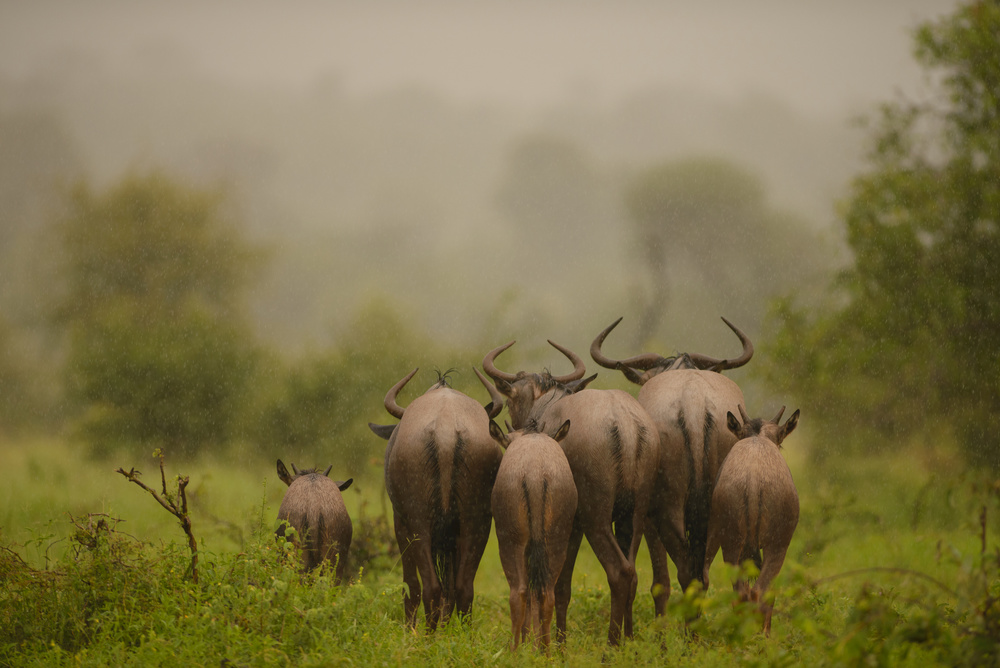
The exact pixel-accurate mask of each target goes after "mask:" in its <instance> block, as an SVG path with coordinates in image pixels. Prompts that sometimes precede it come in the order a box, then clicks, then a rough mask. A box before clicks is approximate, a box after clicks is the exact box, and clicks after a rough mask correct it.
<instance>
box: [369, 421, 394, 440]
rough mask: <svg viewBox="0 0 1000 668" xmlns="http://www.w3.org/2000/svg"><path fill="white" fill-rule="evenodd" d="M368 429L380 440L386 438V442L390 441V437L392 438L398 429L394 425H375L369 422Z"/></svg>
mask: <svg viewBox="0 0 1000 668" xmlns="http://www.w3.org/2000/svg"><path fill="white" fill-rule="evenodd" d="M368 428H369V429H371V430H372V432H373V433H374V434H375V435H376V436H378V437H379V438H384V439H385V440H387V441H388V440H389V437H390V436H392V432H393V431H394V430H395V429H396V425H394V424H375V423H373V422H369V423H368Z"/></svg>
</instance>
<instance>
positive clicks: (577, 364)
mask: <svg viewBox="0 0 1000 668" xmlns="http://www.w3.org/2000/svg"><path fill="white" fill-rule="evenodd" d="M548 342H549V345H550V346H552V347H553V348H555V349H556V350H558V351H559V352H561V353H562V354H563V355H565V356H566V357H567V358H569V361H570V362H572V363H573V371H571V372H570V373H568V374H566V375H565V376H552V380H554V381H556V382H557V383H568V382H570V381H572V380H580V379H581V378H583V374H585V373H587V367H586V365H584V363H583V360H582V359H581V358H580V356H579V355H577V354H576V353H574V352H573V351H572V350H570V349H569V348H563V347H562V346H560V345H559V344H558V343H556V342H555V341H553V340H552V339H548Z"/></svg>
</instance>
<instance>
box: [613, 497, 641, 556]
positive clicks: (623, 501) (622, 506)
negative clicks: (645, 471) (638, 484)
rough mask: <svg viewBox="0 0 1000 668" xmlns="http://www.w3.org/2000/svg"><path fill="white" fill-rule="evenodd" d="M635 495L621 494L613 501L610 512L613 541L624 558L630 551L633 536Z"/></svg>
mask: <svg viewBox="0 0 1000 668" xmlns="http://www.w3.org/2000/svg"><path fill="white" fill-rule="evenodd" d="M634 518H635V493H634V492H623V493H622V495H621V496H620V497H619V498H618V499H615V507H614V508H613V509H612V510H611V521H612V522H614V525H615V540H616V541H617V542H618V547H619V548H620V549H621V551H622V554H624V555H625V556H626V557H627V556H628V554H629V550H630V549H632V537H633V536H634V535H635V525H634V522H633V519H634Z"/></svg>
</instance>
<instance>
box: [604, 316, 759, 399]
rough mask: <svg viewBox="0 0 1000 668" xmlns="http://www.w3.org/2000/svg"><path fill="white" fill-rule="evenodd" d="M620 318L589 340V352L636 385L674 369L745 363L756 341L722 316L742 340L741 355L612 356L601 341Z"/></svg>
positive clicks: (718, 368)
mask: <svg viewBox="0 0 1000 668" xmlns="http://www.w3.org/2000/svg"><path fill="white" fill-rule="evenodd" d="M621 321H622V319H621V318H618V319H617V320H615V321H614V322H613V323H611V324H610V325H608V326H607V327H606V328H605V329H604V331H602V332H601V333H600V334H598V335H597V338H595V339H594V342H593V343H592V344H590V356H591V357H592V358H593V359H594V361H595V362H597V363H598V364H600V365H601V366H603V367H604V368H606V369H617V370H618V371H621V372H622V373H623V374H625V377H626V378H628V379H629V380H630V381H632V382H633V383H635V384H637V385H644V384H645V383H646V382H647V381H648V380H649V379H650V378H652V377H653V376H655V375H657V374H660V373H663V372H664V371H673V370H675V369H701V370H703V371H725V370H726V369H735V368H737V367H741V366H743V365H744V364H746V363H747V362H749V361H750V358H751V357H753V344H752V343H751V342H750V339H749V337H747V335H746V334H744V333H743V332H742V331H741V330H740V329H739V328H738V327H736V326H735V325H734V324H733V323H731V322H729V321H728V320H726V319H725V318H723V319H722V321H723V322H724V323H726V324H727V325H728V326H729V329H731V330H733V332H734V333H735V334H736V336H737V337H739V340H740V343H742V344H743V352H742V354H740V356H739V357H735V358H733V359H716V358H714V357H709V356H708V355H702V354H700V353H680V354H678V355H675V356H673V357H662V356H660V355H657V354H656V353H644V354H642V355H636V356H635V357H629V358H628V359H623V360H613V359H611V358H610V357H607V356H605V355H604V353H602V352H601V345H602V344H603V343H604V339H605V338H607V336H608V334H609V333H610V332H611V330H613V329H614V328H615V327H616V326H617V325H618V323H620V322H621Z"/></svg>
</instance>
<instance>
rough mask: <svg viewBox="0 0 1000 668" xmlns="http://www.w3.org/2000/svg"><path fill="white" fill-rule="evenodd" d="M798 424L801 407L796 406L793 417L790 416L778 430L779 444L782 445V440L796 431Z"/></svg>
mask: <svg viewBox="0 0 1000 668" xmlns="http://www.w3.org/2000/svg"><path fill="white" fill-rule="evenodd" d="M798 424H799V409H798V408H796V409H795V412H794V413H792V415H791V417H789V418H788V421H787V422H786V423H785V424H783V425H781V429H779V430H778V445H781V442H782V441H784V440H785V437H786V436H788V435H789V434H791V433H792V432H793V431H795V427H797V426H798Z"/></svg>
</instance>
